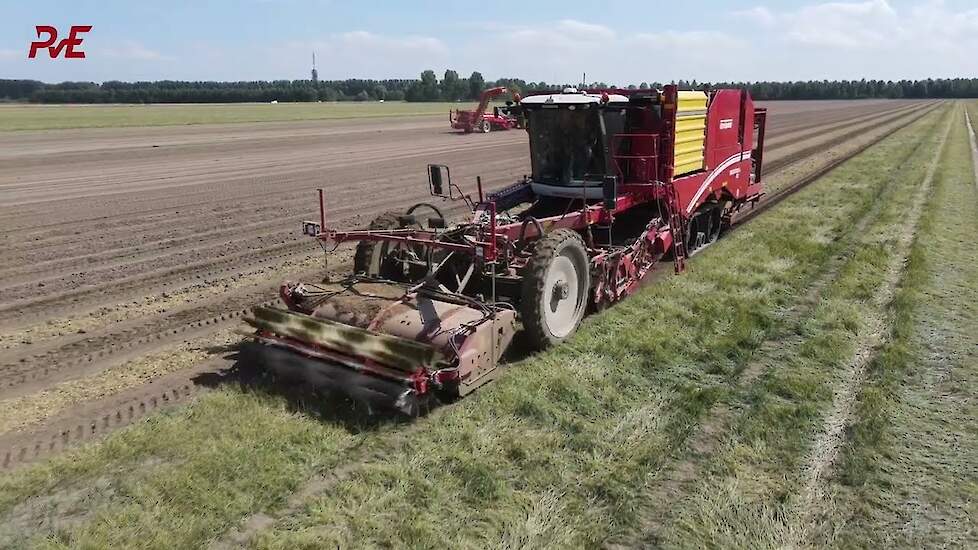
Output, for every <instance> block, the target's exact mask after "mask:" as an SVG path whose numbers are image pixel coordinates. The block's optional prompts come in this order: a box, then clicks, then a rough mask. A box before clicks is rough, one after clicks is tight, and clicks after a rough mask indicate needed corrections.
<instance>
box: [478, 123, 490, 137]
mask: <svg viewBox="0 0 978 550" xmlns="http://www.w3.org/2000/svg"><path fill="white" fill-rule="evenodd" d="M479 130H480V131H481V132H482V133H483V134H488V133H489V132H490V131H492V124H491V123H490V122H489V121H488V120H483V121H482V123H481V124H479Z"/></svg>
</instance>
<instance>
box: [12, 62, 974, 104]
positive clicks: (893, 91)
mask: <svg viewBox="0 0 978 550" xmlns="http://www.w3.org/2000/svg"><path fill="white" fill-rule="evenodd" d="M673 84H677V85H678V86H679V87H680V89H685V90H691V89H709V88H722V87H734V88H747V89H749V90H750V91H751V95H753V97H754V98H755V99H759V100H771V99H869V98H890V99H899V98H921V99H922V98H966V97H978V78H953V79H927V80H900V81H892V80H887V81H883V80H865V79H863V80H811V81H797V82H717V83H701V82H696V81H695V80H692V81H685V80H682V81H679V82H673ZM492 86H506V87H508V88H509V89H510V91H512V92H516V93H525V92H530V91H546V90H560V89H563V88H565V87H568V86H575V87H584V88H592V89H595V88H600V89H650V88H652V89H661V88H662V83H660V82H652V83H648V82H642V83H640V84H628V85H620V86H619V85H616V84H614V83H610V84H609V83H605V82H590V83H587V84H584V85H582V84H567V83H563V84H548V83H546V82H543V81H540V82H532V81H531V82H527V81H525V80H522V79H519V78H500V79H498V80H495V81H487V80H485V79H484V78H483V76H482V74H481V73H479V72H478V71H476V72H473V73H472V74H471V75H469V77H468V78H463V77H460V76H459V75H458V73H457V72H455V71H453V70H451V69H449V70H446V71H445V73H444V75H443V76H442V78H441V79H439V78H438V76H437V75H436V74H435V72H434V71H432V70H427V71H424V72H423V73H421V77H420V78H419V79H386V80H372V79H356V78H351V79H346V80H320V81H312V80H272V81H262V80H259V81H241V82H210V81H194V82H190V81H175V80H159V81H153V82H120V81H115V80H112V81H108V82H102V83H96V82H61V83H57V84H47V83H44V82H39V81H37V80H0V100H5V101H27V102H33V103H239V102H269V101H290V102H292V101H295V102H298V101H378V100H393V101H401V100H403V101H461V100H470V101H471V100H476V99H478V97H479V94H480V93H481V92H482V90H485V89H486V88H489V87H492Z"/></svg>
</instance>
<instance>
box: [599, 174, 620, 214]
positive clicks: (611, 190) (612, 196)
mask: <svg viewBox="0 0 978 550" xmlns="http://www.w3.org/2000/svg"><path fill="white" fill-rule="evenodd" d="M601 194H602V196H603V198H604V207H605V208H606V209H608V210H614V209H615V207H616V206H618V176H605V177H604V181H602V182H601Z"/></svg>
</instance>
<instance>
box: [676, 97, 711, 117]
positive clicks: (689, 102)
mask: <svg viewBox="0 0 978 550" xmlns="http://www.w3.org/2000/svg"><path fill="white" fill-rule="evenodd" d="M678 93H679V104H678V105H677V106H676V110H677V112H678V113H679V114H680V115H682V114H683V113H684V112H686V111H705V110H706V100H707V98H706V92H678Z"/></svg>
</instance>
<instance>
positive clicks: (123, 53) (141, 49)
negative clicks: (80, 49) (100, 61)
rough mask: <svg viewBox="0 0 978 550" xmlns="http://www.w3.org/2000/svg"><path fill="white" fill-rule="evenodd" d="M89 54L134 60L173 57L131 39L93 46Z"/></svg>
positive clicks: (161, 59)
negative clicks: (116, 43) (109, 45)
mask: <svg viewBox="0 0 978 550" xmlns="http://www.w3.org/2000/svg"><path fill="white" fill-rule="evenodd" d="M90 55H92V56H96V55H98V56H104V57H108V58H111V59H131V60H135V61H170V60H172V59H173V57H171V56H167V55H163V54H161V53H160V52H157V51H155V50H151V49H149V48H147V47H145V46H143V45H142V44H140V43H138V42H134V41H131V40H127V41H123V42H121V43H120V44H118V45H117V46H112V47H97V48H93V50H92V53H91V54H90Z"/></svg>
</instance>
